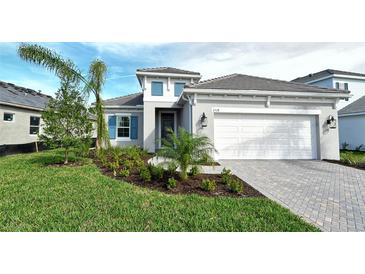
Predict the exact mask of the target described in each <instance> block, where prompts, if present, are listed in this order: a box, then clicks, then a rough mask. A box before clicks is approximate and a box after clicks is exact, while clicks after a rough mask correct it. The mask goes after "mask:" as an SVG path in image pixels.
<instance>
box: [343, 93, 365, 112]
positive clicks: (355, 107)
mask: <svg viewBox="0 0 365 274" xmlns="http://www.w3.org/2000/svg"><path fill="white" fill-rule="evenodd" d="M358 112H365V96H363V97H361V98H359V99H357V100H356V101H354V102H353V103H351V104H349V105H347V106H345V107H344V108H342V109H340V110H339V111H338V114H339V115H341V114H352V113H358Z"/></svg>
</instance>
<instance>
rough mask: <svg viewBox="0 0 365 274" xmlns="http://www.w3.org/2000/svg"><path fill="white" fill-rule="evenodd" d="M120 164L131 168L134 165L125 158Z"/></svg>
mask: <svg viewBox="0 0 365 274" xmlns="http://www.w3.org/2000/svg"><path fill="white" fill-rule="evenodd" d="M122 165H123V166H124V168H126V169H129V170H131V169H132V168H133V166H134V163H133V161H131V160H128V159H127V160H124V161H122Z"/></svg>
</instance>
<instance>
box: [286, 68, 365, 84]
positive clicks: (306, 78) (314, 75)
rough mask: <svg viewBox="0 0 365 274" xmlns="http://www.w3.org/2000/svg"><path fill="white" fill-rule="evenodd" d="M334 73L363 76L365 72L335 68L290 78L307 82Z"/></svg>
mask: <svg viewBox="0 0 365 274" xmlns="http://www.w3.org/2000/svg"><path fill="white" fill-rule="evenodd" d="M334 74H340V75H349V76H360V77H365V74H363V73H357V72H350V71H343V70H336V69H325V70H322V71H319V72H316V73H310V74H308V75H307V76H304V77H298V78H295V79H294V80H292V82H299V83H307V82H309V81H313V80H316V79H320V78H323V77H326V76H330V75H334Z"/></svg>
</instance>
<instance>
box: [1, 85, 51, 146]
mask: <svg viewBox="0 0 365 274" xmlns="http://www.w3.org/2000/svg"><path fill="white" fill-rule="evenodd" d="M50 98H51V97H50V96H48V95H45V94H43V93H41V92H39V91H35V90H32V89H29V88H25V87H20V86H17V85H14V84H12V83H6V82H2V81H0V146H2V145H20V144H29V143H34V142H35V141H37V134H38V132H39V131H40V122H41V112H42V110H43V109H44V108H45V106H46V104H47V102H48V100H49V99H50Z"/></svg>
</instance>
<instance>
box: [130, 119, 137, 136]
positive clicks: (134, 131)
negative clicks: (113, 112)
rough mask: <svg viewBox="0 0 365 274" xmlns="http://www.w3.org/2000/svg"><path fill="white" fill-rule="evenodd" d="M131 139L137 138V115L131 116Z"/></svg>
mask: <svg viewBox="0 0 365 274" xmlns="http://www.w3.org/2000/svg"><path fill="white" fill-rule="evenodd" d="M131 139H133V140H135V139H138V116H131Z"/></svg>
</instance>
